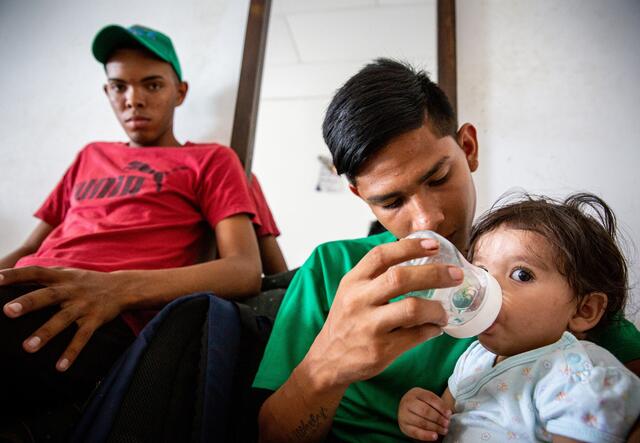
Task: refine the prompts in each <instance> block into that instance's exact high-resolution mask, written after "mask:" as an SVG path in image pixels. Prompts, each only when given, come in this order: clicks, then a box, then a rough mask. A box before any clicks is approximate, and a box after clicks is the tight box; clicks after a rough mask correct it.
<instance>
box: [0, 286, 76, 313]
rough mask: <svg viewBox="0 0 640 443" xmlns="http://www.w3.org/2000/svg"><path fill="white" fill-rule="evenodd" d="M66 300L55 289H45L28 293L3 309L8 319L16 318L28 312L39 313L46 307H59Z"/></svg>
mask: <svg viewBox="0 0 640 443" xmlns="http://www.w3.org/2000/svg"><path fill="white" fill-rule="evenodd" d="M63 299H64V296H63V294H62V293H61V292H60V291H59V290H58V289H56V288H54V287H45V288H41V289H37V290H35V291H32V292H28V293H26V294H24V295H21V296H20V297H18V298H16V299H14V300H11V301H10V302H9V303H7V304H5V305H4V307H3V311H4V313H5V314H6V315H7V317H11V318H16V317H19V316H21V315H24V314H26V313H28V312H33V311H37V310H38V309H42V308H44V307H46V306H51V305H57V304H59V303H60V302H61V301H62V300H63Z"/></svg>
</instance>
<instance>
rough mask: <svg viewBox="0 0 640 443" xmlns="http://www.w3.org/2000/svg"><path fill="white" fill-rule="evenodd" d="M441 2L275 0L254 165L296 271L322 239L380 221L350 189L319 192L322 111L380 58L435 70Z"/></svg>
mask: <svg viewBox="0 0 640 443" xmlns="http://www.w3.org/2000/svg"><path fill="white" fill-rule="evenodd" d="M435 24H436V19H435V1H433V0H413V1H411V0H408V1H407V0H405V1H397V0H396V1H393V0H386V1H375V0H334V1H325V2H316V1H311V0H273V11H272V18H271V25H270V29H269V36H268V41H267V52H266V60H265V69H264V77H263V83H262V99H261V102H260V111H259V116H258V127H257V134H256V146H255V149H256V151H255V153H254V163H253V169H254V171H255V172H256V174H257V175H258V176H259V177H260V181H261V183H262V185H263V188H264V190H265V192H266V195H267V199H268V200H269V204H270V205H271V208H272V209H273V211H274V213H275V215H276V218H277V222H278V224H279V227H280V229H281V231H282V236H281V237H280V244H281V247H282V248H283V250H284V253H285V256H286V258H287V261H288V264H289V266H290V267H295V266H299V265H300V264H302V262H303V261H304V260H305V259H306V258H307V256H308V255H309V254H310V253H311V251H312V250H313V248H314V247H315V246H317V245H318V244H319V243H322V242H325V241H329V240H335V239H339V238H350V237H363V236H365V235H366V234H367V232H368V227H369V223H370V222H371V221H372V220H373V219H374V218H373V216H372V215H371V213H370V211H369V209H368V208H367V207H366V205H364V204H363V203H362V202H361V201H360V200H359V199H357V198H355V197H354V196H353V195H352V194H351V193H350V192H349V190H348V189H347V185H346V181H345V183H344V184H343V186H342V192H338V193H327V192H318V191H316V184H317V180H318V175H319V170H320V163H319V161H318V160H317V157H318V155H329V150H328V149H327V147H326V145H325V144H324V141H323V139H322V133H321V124H322V119H323V117H324V112H325V110H326V107H327V106H328V104H329V102H330V100H331V97H332V95H333V93H334V92H335V90H336V89H337V88H338V87H339V86H340V85H341V84H342V83H344V82H345V81H346V80H347V79H348V78H349V77H350V76H351V75H353V74H354V73H355V72H356V71H358V70H359V69H360V68H361V67H362V66H364V65H365V64H366V63H368V62H369V61H371V60H372V59H374V58H376V57H381V56H387V57H395V58H399V59H404V60H408V61H411V62H412V63H416V64H418V65H421V66H423V67H425V68H427V69H428V70H429V71H431V72H433V73H434V74H435V72H436V52H435V51H436V43H435V33H434V32H433V30H434V29H435Z"/></svg>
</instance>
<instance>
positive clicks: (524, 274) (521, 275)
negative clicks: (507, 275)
mask: <svg viewBox="0 0 640 443" xmlns="http://www.w3.org/2000/svg"><path fill="white" fill-rule="evenodd" d="M511 278H512V279H514V280H516V281H521V282H527V281H531V280H533V275H532V274H531V273H530V272H529V271H527V270H526V269H522V268H518V269H516V270H514V271H513V272H512V273H511Z"/></svg>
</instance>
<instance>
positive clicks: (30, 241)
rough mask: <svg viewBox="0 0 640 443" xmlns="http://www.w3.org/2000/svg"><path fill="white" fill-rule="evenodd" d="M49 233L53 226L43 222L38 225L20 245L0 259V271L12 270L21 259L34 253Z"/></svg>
mask: <svg viewBox="0 0 640 443" xmlns="http://www.w3.org/2000/svg"><path fill="white" fill-rule="evenodd" d="M51 231H53V226H51V225H50V224H49V223H47V222H43V221H41V222H40V223H38V225H37V226H36V227H35V229H34V230H33V231H32V232H31V234H30V235H29V237H27V240H25V242H24V243H23V244H22V245H20V246H19V247H18V248H16V249H14V250H13V251H11V252H10V253H9V254H7V255H6V256H4V257H2V258H1V259H0V269H6V268H12V267H13V266H15V264H16V263H17V261H18V260H20V259H21V258H22V257H24V256H26V255H29V254H33V253H34V252H36V251H37V250H38V248H39V247H40V245H41V244H42V242H43V241H44V239H45V238H47V236H48V235H49V234H50V233H51Z"/></svg>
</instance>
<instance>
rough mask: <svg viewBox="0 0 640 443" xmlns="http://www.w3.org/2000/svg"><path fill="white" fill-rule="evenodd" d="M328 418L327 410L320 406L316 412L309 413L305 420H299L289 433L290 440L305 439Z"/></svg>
mask: <svg viewBox="0 0 640 443" xmlns="http://www.w3.org/2000/svg"><path fill="white" fill-rule="evenodd" d="M328 419H329V417H328V416H327V410H326V409H325V408H320V411H319V412H318V413H316V414H314V413H311V414H309V419H308V420H307V421H306V422H305V421H304V420H300V424H299V425H298V426H296V428H295V429H294V430H293V433H292V434H291V441H305V439H306V438H307V437H310V436H312V435H313V434H314V433H315V432H316V431H317V430H318V429H320V428H321V426H322V424H323V423H324V422H326V421H327V420H328Z"/></svg>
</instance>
